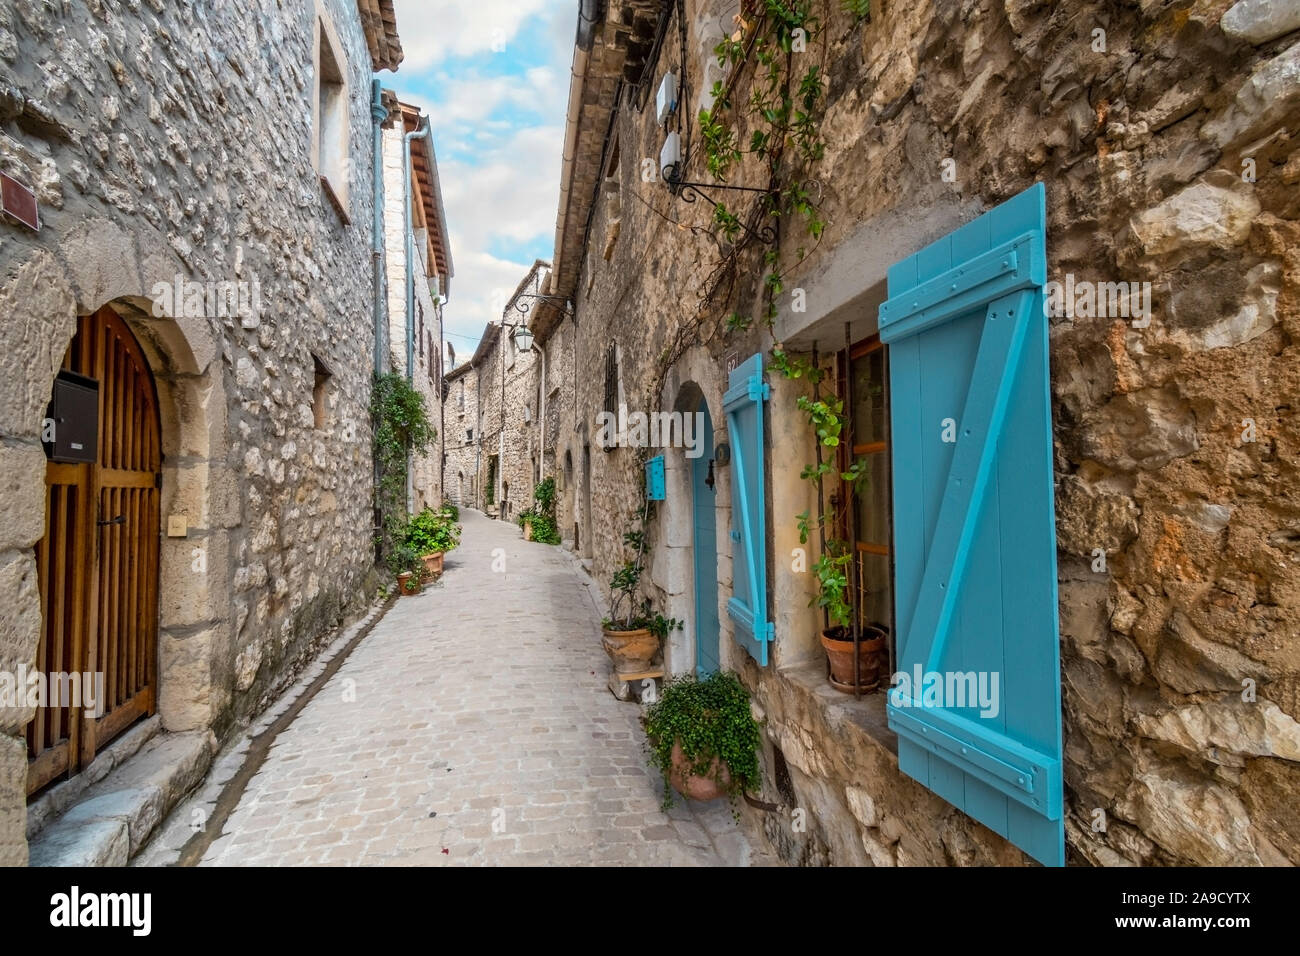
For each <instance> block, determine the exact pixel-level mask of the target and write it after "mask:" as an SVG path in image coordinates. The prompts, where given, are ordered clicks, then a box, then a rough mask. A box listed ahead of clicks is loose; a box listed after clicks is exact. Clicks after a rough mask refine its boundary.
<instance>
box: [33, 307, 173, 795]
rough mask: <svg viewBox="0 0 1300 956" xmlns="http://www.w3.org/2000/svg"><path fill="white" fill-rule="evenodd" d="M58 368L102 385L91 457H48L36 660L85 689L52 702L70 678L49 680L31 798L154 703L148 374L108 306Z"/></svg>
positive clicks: (154, 488)
mask: <svg viewBox="0 0 1300 956" xmlns="http://www.w3.org/2000/svg"><path fill="white" fill-rule="evenodd" d="M63 368H64V370H66V371H69V372H74V373H77V374H79V375H83V376H86V377H88V378H91V379H94V380H96V381H97V382H98V384H99V430H98V442H99V444H98V456H97V460H96V461H95V462H94V463H93V464H91V463H87V464H67V463H60V462H55V461H50V462H47V464H46V469H45V522H46V523H45V537H44V538H43V539H41V541H40V543H39V544H38V545H37V546H36V564H37V568H38V571H39V575H40V589H41V609H42V621H43V626H44V631H43V633H42V635H41V641H40V645H39V648H38V650H37V657H36V668H37V670H38V671H40V672H41V673H43V674H45V675H47V677H48V676H49V675H57V674H61V673H75V674H78V675H81V677H80V683H81V690H82V691H83V695H82V698H81V699H80V700H69V699H67V696H68V695H67V694H66V693H65V694H63V695H62V698H63V699H58V700H56V699H54V696H55V693H56V692H57V691H59V690H63V689H65V688H67V686H68V685H66V684H64V685H62V686H60V684H59V682H56V681H51V682H50V687H49V691H48V694H49V699H48V700H47V706H45V707H42V708H39V709H38V710H37V713H36V717H35V718H34V719H33V720H32V722H31V723H30V724H28V725H27V752H28V758H29V764H28V773H27V792H28V793H29V794H31V793H34V792H35V791H37V790H39V789H40V788H42V787H44V786H45V785H46V784H48V783H49V782H50V781H52V780H55V779H57V778H59V777H61V776H71V775H72V774H74V773H75V772H77V771H78V770H80V769H81V768H83V767H84V766H86V764H88V763H89V762H90V761H91V760H92V759H93V758H94V756H95V753H96V751H97V750H98V749H100V748H102V747H103V745H104V744H105V743H107V742H108V741H109V740H111V739H112V738H113V737H115V736H117V735H118V734H119V733H121V732H122V731H123V730H125V729H126V728H127V727H129V726H130V725H131V724H133V723H134V722H135V721H136V720H137V719H139V718H140V717H143V716H146V715H149V714H152V713H153V712H154V710H155V708H156V694H155V687H156V685H157V637H158V539H159V526H158V521H159V517H158V487H159V484H160V479H161V473H160V470H159V469H160V465H161V461H162V452H161V448H160V439H161V435H160V429H159V421H158V398H157V392H156V391H155V389H154V383H153V376H152V375H151V374H150V372H149V365H148V362H147V361H146V360H145V357H144V354H143V353H142V352H141V351H140V346H139V344H138V343H137V342H136V341H135V337H134V336H133V335H132V334H131V331H130V330H129V329H128V328H127V326H126V323H124V322H123V321H122V319H121V318H120V317H119V316H118V315H117V314H116V313H115V312H113V311H112V310H111V309H109V308H103V309H100V310H99V311H98V312H96V313H95V314H94V315H89V316H82V317H80V318H79V319H78V324H77V334H76V336H75V337H74V338H73V340H72V344H71V345H70V346H69V347H68V353H67V355H66V356H64V359H63ZM56 427H57V423H56ZM97 674H102V675H103V678H102V681H103V694H102V699H95V700H94V704H95V710H93V711H92V710H90V709H88V708H87V707H86V706H85V704H86V699H85V695H84V692H85V691H86V690H87V688H88V687H89V688H90V689H91V691H92V693H93V687H94V685H93V681H94V679H95V675H97ZM87 675H90V676H89V681H90V682H91V683H89V684H88V682H87Z"/></svg>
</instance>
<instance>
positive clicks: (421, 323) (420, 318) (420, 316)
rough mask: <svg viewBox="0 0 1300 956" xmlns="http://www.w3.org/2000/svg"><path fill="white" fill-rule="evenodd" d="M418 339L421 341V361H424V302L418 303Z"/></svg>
mask: <svg viewBox="0 0 1300 956" xmlns="http://www.w3.org/2000/svg"><path fill="white" fill-rule="evenodd" d="M415 314H416V316H417V317H418V318H417V319H416V333H415V334H416V339H417V340H418V341H419V343H420V361H421V362H423V361H424V303H423V302H417V303H416V312H415Z"/></svg>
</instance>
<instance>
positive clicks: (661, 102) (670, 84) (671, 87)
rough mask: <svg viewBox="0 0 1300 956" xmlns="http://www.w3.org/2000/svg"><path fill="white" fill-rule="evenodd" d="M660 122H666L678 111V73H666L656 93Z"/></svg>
mask: <svg viewBox="0 0 1300 956" xmlns="http://www.w3.org/2000/svg"><path fill="white" fill-rule="evenodd" d="M655 104H656V106H657V107H658V116H659V122H660V123H661V124H662V123H666V122H667V121H668V117H669V116H671V115H672V114H673V113H675V112H677V74H676V73H665V74H664V78H663V79H662V80H661V81H660V82H659V92H658V93H657V94H655Z"/></svg>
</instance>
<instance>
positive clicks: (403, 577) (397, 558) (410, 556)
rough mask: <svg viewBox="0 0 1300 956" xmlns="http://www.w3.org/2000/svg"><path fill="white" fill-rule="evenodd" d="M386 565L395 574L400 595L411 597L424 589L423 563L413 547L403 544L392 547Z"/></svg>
mask: <svg viewBox="0 0 1300 956" xmlns="http://www.w3.org/2000/svg"><path fill="white" fill-rule="evenodd" d="M388 567H389V569H390V570H391V571H392V572H393V573H394V574H395V575H397V592H398V594H400V595H401V596H402V597H413V596H415V595H416V594H419V593H420V592H421V591H422V590H423V589H424V578H423V575H422V574H421V572H422V571H423V569H424V563H423V562H422V561H421V560H420V555H419V554H418V553H417V552H416V551H415V549H414V548H412V547H410V546H408V545H405V544H399V545H398V546H397V547H395V548H393V549H392V550H391V551H389V552H388Z"/></svg>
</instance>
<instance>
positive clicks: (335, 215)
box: [0, 0, 373, 863]
mask: <svg viewBox="0 0 1300 956" xmlns="http://www.w3.org/2000/svg"><path fill="white" fill-rule="evenodd" d="M319 7H320V8H321V9H323V10H324V11H325V13H326V15H327V19H328V22H329V26H328V27H327V32H328V33H329V35H330V36H331V37H332V42H333V43H334V44H335V45H336V53H337V55H338V58H339V59H340V60H341V62H340V64H339V65H340V69H341V78H342V79H343V80H344V81H345V83H346V88H347V99H346V106H345V111H344V115H343V123H342V126H341V136H343V137H346V144H347V149H346V155H345V156H344V157H343V159H344V168H345V169H346V171H347V172H346V174H345V178H346V180H347V182H346V183H344V182H342V181H338V180H337V179H336V181H335V182H334V183H333V187H334V190H335V192H336V195H338V196H339V197H340V199H341V201H342V202H343V203H344V208H343V210H342V211H341V212H340V211H339V210H337V209H336V208H335V206H334V204H333V202H332V200H331V198H330V197H329V196H327V194H326V191H325V189H323V187H322V185H321V181H320V174H319V173H318V171H317V169H316V168H315V167H314V165H313V161H314V159H315V157H316V154H317V149H316V140H315V136H316V127H315V125H314V123H313V108H314V105H315V103H316V90H315V81H314V76H315V73H314V70H315V67H314V65H313V64H314V57H315V56H316V55H317V54H318V52H319V50H318V46H317V35H318V30H317V19H316V17H317V13H316V9H317V6H316V5H313V4H310V3H309V4H290V5H287V6H286V5H284V4H280V3H277V2H272V0H248V2H244V3H238V4H236V3H229V2H223V3H216V4H172V3H163V2H161V0H147V2H144V3H132V4H127V5H123V4H119V3H111V2H90V3H86V4H44V3H35V2H27V0H20V2H15V3H8V4H5V5H4V6H3V7H0V169H2V170H3V171H4V172H6V173H8V174H10V175H13V176H14V177H16V178H18V179H19V180H21V181H23V182H25V183H26V184H27V185H29V186H31V187H33V188H34V189H35V190H36V193H37V197H38V199H39V202H40V211H41V220H42V227H41V230H40V232H38V233H34V232H31V231H29V230H27V229H26V228H25V227H21V226H18V225H16V224H14V223H11V222H5V223H4V224H3V225H0V308H2V309H3V311H4V314H5V315H6V316H8V317H9V318H8V320H7V322H6V325H5V331H4V332H3V333H2V335H3V342H4V348H3V349H0V363H3V368H2V369H0V448H3V452H2V454H3V457H4V465H3V468H2V469H0V471H3V474H4V475H5V479H4V482H3V484H2V485H0V512H2V513H3V515H4V516H5V520H3V521H0V593H2V595H3V600H4V603H5V606H6V608H7V610H6V613H5V616H4V619H3V628H2V631H0V667H3V668H4V669H6V670H13V669H14V668H15V667H16V666H17V665H18V664H23V663H25V664H26V665H28V666H29V667H30V666H31V665H32V663H33V660H34V656H35V649H36V643H37V638H38V634H39V630H40V604H39V597H38V590H37V574H36V568H35V564H34V560H33V550H32V549H33V545H34V543H35V542H36V541H37V539H38V538H39V537H40V535H41V534H42V533H43V526H42V521H41V515H42V500H41V490H42V487H43V478H42V476H43V473H44V468H45V459H44V455H43V453H42V449H41V446H40V444H39V441H38V438H39V428H40V422H41V420H42V418H43V416H44V414H45V407H46V403H47V401H48V399H49V396H50V393H51V387H52V382H53V379H54V375H55V372H56V370H57V368H58V366H59V363H60V361H61V359H62V357H63V354H64V352H65V350H66V348H67V345H68V343H69V341H70V340H71V338H72V335H73V332H74V330H75V320H76V316H77V314H79V313H82V314H84V313H89V312H91V311H93V310H95V309H97V308H99V307H101V306H103V305H105V304H111V305H113V306H114V308H116V309H118V310H119V311H120V312H121V313H122V314H123V315H124V316H125V318H126V320H127V321H128V323H129V324H130V326H131V327H132V330H133V331H134V332H135V334H136V336H137V338H138V339H139V340H140V343H141V345H142V347H143V349H144V351H145V353H146V355H147V356H148V358H149V361H150V363H151V365H152V368H153V372H154V374H155V378H156V382H157V386H158V391H159V398H160V403H161V407H162V419H163V424H162V427H163V451H164V455H165V460H164V466H163V478H162V513H163V516H164V518H166V517H167V516H169V515H183V516H185V518H186V519H187V522H188V527H189V532H188V536H187V537H186V538H167V539H164V541H163V543H162V556H161V569H160V595H161V597H160V604H161V608H160V613H161V622H162V631H161V634H160V637H159V677H158V693H159V709H160V710H161V713H162V718H163V723H164V725H165V727H167V728H168V729H171V730H191V729H200V728H211V729H212V730H214V731H215V732H216V733H217V734H218V735H223V734H225V733H226V732H227V731H229V730H230V729H231V728H232V727H234V726H235V725H236V724H238V723H240V722H242V721H244V720H246V719H248V718H249V717H250V716H251V715H252V714H254V713H255V712H256V711H257V710H258V709H259V708H260V707H261V706H262V705H263V704H264V703H265V702H266V701H267V700H269V699H271V698H272V697H273V695H274V694H276V692H277V691H278V690H279V689H280V688H281V687H283V686H284V685H285V684H286V682H287V681H289V680H290V679H291V678H292V677H293V676H294V674H295V673H296V671H297V670H299V669H300V668H301V666H302V665H303V664H304V663H305V662H306V661H307V660H308V659H309V658H310V657H311V655H312V654H313V652H314V649H315V647H316V645H317V643H318V642H319V641H320V640H321V639H322V638H323V637H324V636H325V635H326V634H327V633H328V632H329V631H330V629H331V628H333V627H334V626H335V625H337V624H338V623H340V622H341V621H342V620H344V619H345V618H346V617H347V616H349V615H350V614H352V613H354V612H355V611H356V610H358V609H359V608H360V607H361V606H362V605H363V603H364V601H365V598H366V594H367V592H368V590H369V588H368V587H367V586H366V579H367V575H368V574H369V573H370V572H371V568H372V564H373V549H372V544H371V533H370V526H371V506H370V502H371V495H372V479H371V465H370V452H369V445H370V430H369V418H368V412H367V396H368V394H369V387H368V384H369V378H370V375H371V354H372V347H373V333H372V329H371V327H370V322H369V316H370V315H371V297H370V287H371V270H370V253H369V240H370V229H369V224H370V222H371V210H370V196H371V191H370V179H371V173H370V167H371V160H370V116H369V103H368V100H369V82H368V81H369V77H370V75H371V60H370V55H369V53H368V50H367V43H366V37H365V35H364V34H363V31H362V28H361V26H360V24H359V22H358V18H357V11H356V5H355V4H354V3H350V2H346V0H320V3H319ZM177 276H180V277H181V279H182V280H184V281H188V280H194V281H199V282H208V281H237V282H246V283H250V284H254V283H255V284H256V285H257V287H258V290H259V292H260V305H261V308H260V310H259V311H258V312H256V313H251V312H246V313H244V314H237V315H229V316H206V315H202V314H198V315H195V314H186V312H185V311H184V310H180V309H173V310H172V314H166V311H165V310H163V314H160V315H154V314H153V311H154V303H155V301H157V300H158V295H159V293H158V292H157V289H158V288H159V287H160V286H161V285H166V286H168V287H170V286H171V285H172V284H173V283H174V280H175V278H176V277H177ZM313 352H315V354H316V357H317V358H319V359H320V360H321V362H323V363H324V365H325V366H326V367H327V368H328V369H329V371H330V372H331V375H330V377H329V379H328V380H327V381H326V383H325V386H324V390H323V402H324V408H323V421H322V424H321V425H320V427H318V426H317V424H316V421H315V415H314V412H313V386H314V384H315V381H314V380H315V362H314V359H313ZM200 554H201V555H202V557H203V561H202V562H199V561H198V560H197V557H196V555H200ZM4 731H5V734H6V735H5V736H0V862H3V863H18V862H22V861H23V860H24V859H25V856H26V844H25V840H24V836H23V827H22V820H23V817H24V811H23V803H24V792H23V790H24V780H25V760H24V759H23V758H22V754H23V750H24V748H23V744H22V741H21V739H20V738H19V735H20V734H21V732H22V731H21V727H20V726H19V727H14V726H7V727H5V728H4Z"/></svg>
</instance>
